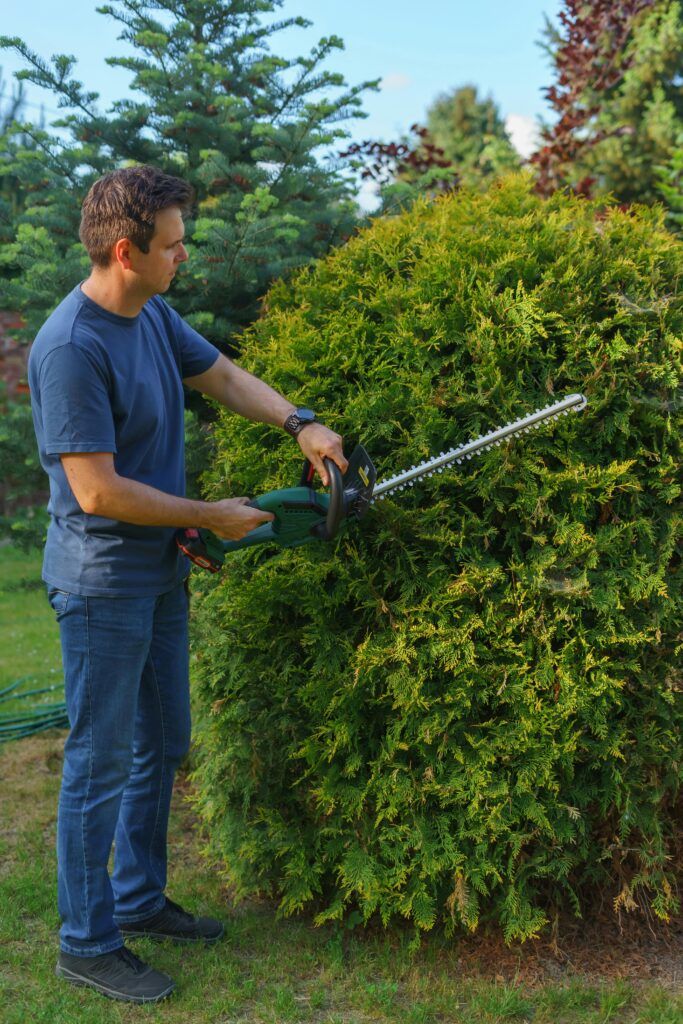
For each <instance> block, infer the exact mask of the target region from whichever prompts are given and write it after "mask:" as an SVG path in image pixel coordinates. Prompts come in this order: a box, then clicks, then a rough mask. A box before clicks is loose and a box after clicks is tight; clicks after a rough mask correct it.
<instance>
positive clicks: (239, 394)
mask: <svg viewBox="0 0 683 1024" xmlns="http://www.w3.org/2000/svg"><path fill="white" fill-rule="evenodd" d="M184 383H185V384H187V386H188V387H191V388H196V390H197V391H201V392H202V394H204V395H208V396H209V397H210V398H215V399H216V401H218V402H220V403H221V405H224V406H225V407H226V409H231V410H232V411H233V412H236V413H239V415H240V416H245V417H246V418H247V419H249V420H259V421H260V422H261V423H272V424H273V425H274V426H276V427H281V426H283V424H284V422H285V420H286V419H287V417H288V416H289V414H290V413H291V412H294V410H295V409H296V406H295V405H292V403H291V402H288V401H287V399H286V398H284V397H283V396H282V395H280V394H279V393H278V392H277V391H274V390H273V388H271V387H269V386H268V384H266V383H264V381H262V380H259V378H258V377H254V375H253V374H251V373H248V372H247V371H246V370H243V369H242V368H241V367H240V366H237V365H236V364H235V363H233V362H232V361H231V360H230V359H228V357H227V356H224V355H219V357H218V359H217V360H216V362H215V363H214V364H213V366H211V367H210V368H209V369H208V370H205V371H204V373H198V374H197V375H196V376H194V377H185V380H184ZM297 441H298V442H299V447H300V448H301V450H302V452H303V453H304V455H305V456H306V458H307V459H308V460H309V462H310V463H311V464H312V465H313V467H314V468H315V470H316V472H317V473H318V475H319V476H320V479H321V480H322V482H323V484H324V485H325V486H326V487H327V485H328V484H329V480H328V478H327V471H326V470H325V466H324V463H323V459H324V458H328V459H332V461H333V462H336V464H337V465H338V466H339V468H340V470H341V471H342V473H344V472H346V467H347V466H348V462H347V460H346V458H345V457H344V451H343V448H342V439H341V437H340V436H339V434H335V432H334V431H333V430H330V429H329V427H326V426H324V425H323V424H322V423H310V424H309V425H308V426H306V427H305V428H304V429H303V430H302V431H301V432H300V433H299V434H298V435H297Z"/></svg>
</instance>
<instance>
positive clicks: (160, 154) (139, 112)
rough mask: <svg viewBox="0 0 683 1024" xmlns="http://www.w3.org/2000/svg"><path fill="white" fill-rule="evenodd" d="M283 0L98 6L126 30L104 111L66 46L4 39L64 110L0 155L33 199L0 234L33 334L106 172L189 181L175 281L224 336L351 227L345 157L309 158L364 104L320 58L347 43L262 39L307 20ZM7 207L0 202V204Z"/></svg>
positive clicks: (187, 306)
mask: <svg viewBox="0 0 683 1024" xmlns="http://www.w3.org/2000/svg"><path fill="white" fill-rule="evenodd" d="M282 3H283V0H148V2H147V0H114V2H113V3H111V4H106V5H104V6H103V7H101V8H98V10H99V11H100V12H101V13H103V14H105V15H108V16H110V17H112V18H114V19H115V20H116V21H117V22H118V23H119V25H120V26H121V29H122V32H121V36H120V38H122V39H124V40H126V41H128V42H129V43H130V44H131V45H132V46H133V47H134V48H135V51H136V52H135V55H134V56H133V57H113V58H110V59H109V60H108V63H110V64H112V65H114V66H116V67H122V68H126V69H127V70H129V71H130V72H131V73H132V75H133V78H132V83H131V90H132V92H131V95H130V96H128V97H126V98H123V99H121V100H118V101H117V102H116V103H114V104H113V106H112V108H111V109H110V110H109V111H108V112H106V113H101V112H100V111H99V108H98V106H97V99H98V94H97V93H96V92H92V91H89V90H87V89H86V88H85V87H84V86H83V84H82V83H81V82H79V81H78V80H77V79H76V78H75V77H73V70H74V65H75V58H74V57H72V56H68V55H57V56H55V57H53V58H52V60H51V61H50V62H47V61H45V60H43V59H42V58H41V57H40V56H39V55H37V54H36V53H34V52H33V51H32V50H31V49H30V48H29V46H27V45H26V43H24V42H23V41H22V40H21V39H17V38H9V37H0V48H2V47H5V48H8V47H9V48H13V49H14V50H15V51H17V52H18V53H19V54H21V55H22V56H23V57H24V59H25V61H26V64H27V67H26V69H25V70H23V71H21V72H19V77H20V78H21V80H27V81H30V82H33V83H35V84H36V85H39V86H42V87H43V88H46V89H48V90H50V91H51V92H52V94H53V95H54V96H55V97H56V100H57V103H58V104H59V106H60V107H63V108H64V116H63V117H62V118H60V119H59V120H57V121H55V122H53V124H52V127H51V129H49V130H45V129H39V128H36V127H35V126H32V125H22V126H21V127H19V126H18V127H17V129H16V131H17V132H23V133H24V135H25V136H28V137H29V139H30V140H31V146H32V147H33V148H32V149H30V150H27V149H26V148H25V147H22V146H18V147H15V148H14V149H13V150H11V151H10V152H9V153H7V154H5V153H3V154H0V173H2V174H3V175H6V174H12V175H15V176H16V177H17V179H18V180H19V181H20V183H21V187H22V189H23V191H24V192H25V193H26V194H27V195H28V196H30V197H31V201H30V203H29V204H28V206H27V208H26V209H25V210H22V211H20V212H19V214H18V215H17V216H16V217H15V218H11V219H10V222H9V224H8V223H5V224H4V225H3V226H2V229H1V230H0V275H2V276H3V277H4V280H3V297H2V302H3V305H4V306H5V308H8V309H12V310H15V311H21V312H22V313H23V314H24V316H25V318H26V320H27V330H26V337H27V338H32V337H33V336H34V335H35V332H36V330H37V329H38V327H39V326H40V325H41V323H42V322H43V321H44V320H45V318H46V316H47V314H48V313H49V312H50V311H51V310H52V309H53V308H54V306H55V305H56V304H57V302H58V301H60V300H61V298H62V297H63V296H64V294H65V293H66V292H67V291H68V290H69V289H70V288H71V287H73V285H74V284H75V283H76V282H77V281H78V280H79V279H80V278H82V277H83V276H84V275H85V274H87V269H88V260H87V257H86V255H85V252H84V250H83V248H82V246H81V245H80V243H79V242H78V223H79V213H80V204H81V202H82V200H83V198H84V196H85V194H86V192H87V190H88V188H89V187H90V185H91V184H92V182H93V181H94V180H95V179H96V178H97V177H99V176H101V175H102V174H104V173H106V172H107V171H109V170H111V169H112V168H114V167H117V166H121V165H124V164H127V163H149V164H153V165H154V166H156V167H159V168H160V169H162V170H163V171H166V172H168V173H170V174H176V175H179V176H180V177H183V178H186V179H187V180H189V181H190V182H191V183H192V185H193V186H194V187H195V189H196V190H197V195H198V200H199V202H198V210H197V217H196V220H195V221H194V223H193V224H191V225H190V226H189V227H190V231H189V232H188V240H189V244H188V249H189V251H190V256H191V261H190V263H189V264H188V266H187V268H186V269H185V271H184V273H183V275H181V276H180V277H179V279H178V280H177V282H176V286H175V288H174V292H173V302H174V305H176V306H177V308H178V310H179V311H180V312H181V313H182V314H183V315H184V316H185V317H186V318H187V319H188V320H189V321H190V322H191V323H192V324H193V325H194V326H195V327H196V328H197V329H198V330H200V331H201V332H202V333H203V334H204V335H206V336H207V337H208V338H210V339H211V340H212V341H214V342H216V343H218V344H220V345H222V346H225V345H226V344H227V343H228V342H229V341H230V339H231V337H233V336H234V335H236V334H238V333H239V331H240V330H241V329H242V328H243V326H244V325H245V324H247V323H249V322H251V321H252V320H253V319H254V317H255V316H256V313H257V309H258V301H259V298H260V297H261V296H262V295H263V293H264V292H265V291H266V289H267V286H268V284H269V282H270V281H271V280H272V278H273V277H275V276H280V275H282V274H284V273H285V272H287V271H288V270H290V269H291V268H292V267H297V266H300V265H301V264H305V263H307V262H308V261H310V260H311V259H314V258H315V257H318V256H321V255H323V254H325V253H326V252H327V251H328V250H329V249H330V247H332V246H334V245H336V244H338V243H339V242H341V241H342V240H343V239H344V238H346V237H347V236H348V235H349V234H350V233H351V232H352V230H353V229H354V228H355V223H356V206H355V202H354V200H353V198H352V192H353V188H352V185H351V183H350V181H349V180H348V178H347V177H346V176H345V175H344V173H343V168H342V167H341V166H339V162H338V161H335V160H334V159H331V158H326V159H325V160H321V159H318V156H317V154H319V153H320V152H321V150H324V148H325V147H329V146H330V145H332V144H334V143H335V142H336V141H337V140H339V139H342V138H345V137H346V135H347V134H348V131H347V129H346V128H345V127H344V126H343V122H344V121H345V120H348V119H349V118H351V117H363V116H365V115H364V114H363V113H362V112H361V111H360V103H361V99H360V97H361V93H362V92H363V91H364V90H365V89H367V88H371V87H373V86H374V83H362V84H360V85H357V86H353V87H346V83H345V81H344V78H343V76H342V75H340V74H336V73H332V72H330V71H328V70H325V69H324V68H323V65H324V63H325V61H326V60H327V58H328V57H329V56H330V55H331V54H333V52H334V51H335V50H338V49H340V48H341V47H342V46H343V43H342V41H341V40H340V39H339V38H338V37H337V36H330V37H328V38H322V39H321V40H320V42H319V43H318V44H317V45H316V46H315V47H313V49H312V51H311V53H310V54H309V55H308V56H306V57H299V58H296V59H292V60H286V59H284V58H281V57H278V56H276V55H275V53H273V52H272V51H271V45H272V43H273V38H274V37H275V36H277V33H278V32H280V31H282V30H284V29H286V28H289V27H292V26H297V25H298V26H306V25H308V24H310V23H309V22H308V21H306V20H305V19H303V18H296V17H295V18H284V19H274V18H273V17H272V16H273V14H274V12H276V11H277V10H278V8H280V7H281V6H282ZM3 214H4V215H5V217H6V216H7V211H5V210H3Z"/></svg>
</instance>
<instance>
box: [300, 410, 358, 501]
mask: <svg viewBox="0 0 683 1024" xmlns="http://www.w3.org/2000/svg"><path fill="white" fill-rule="evenodd" d="M296 439H297V441H298V442H299V447H300V448H301V451H302V452H303V453H304V455H305V456H306V458H307V459H308V461H309V462H310V463H311V465H312V466H313V468H314V469H315V470H316V472H317V474H318V476H319V477H320V479H321V480H322V482H323V486H324V487H327V486H329V483H330V480H329V476H328V473H327V470H326V469H325V465H324V463H323V459H324V458H327V459H332V461H333V462H335V463H336V464H337V465H338V466H339V468H340V470H341V471H342V473H345V472H346V467H347V466H348V464H349V463H348V461H347V459H345V458H344V451H343V449H342V439H341V437H340V436H339V434H335V432H334V431H333V430H330V429H329V427H326V426H324V424H322V423H315V422H314V423H309V424H307V425H306V426H305V427H304V428H303V429H302V430H300V431H299V433H298V434H297V436H296Z"/></svg>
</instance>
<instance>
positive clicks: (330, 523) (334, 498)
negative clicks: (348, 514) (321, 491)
mask: <svg viewBox="0 0 683 1024" xmlns="http://www.w3.org/2000/svg"><path fill="white" fill-rule="evenodd" d="M323 462H324V463H325V469H326V470H327V475H328V477H329V480H330V504H329V505H328V508H327V518H326V520H325V522H324V523H316V525H315V526H314V527H313V528H312V529H311V533H312V534H313V535H314V536H315V537H317V538H318V539H319V540H332V539H333V538H334V537H336V536H337V533H338V532H339V527H340V525H341V522H342V519H343V518H344V485H343V483H342V475H341V470H340V469H339V466H338V465H337V463H336V462H333V461H332V459H327V458H326V459H323Z"/></svg>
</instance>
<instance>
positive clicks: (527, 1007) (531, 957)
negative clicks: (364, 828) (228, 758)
mask: <svg viewBox="0 0 683 1024" xmlns="http://www.w3.org/2000/svg"><path fill="white" fill-rule="evenodd" d="M0 565H1V566H2V574H1V577H0V638H1V639H2V651H3V657H2V663H1V667H0V689H3V687H4V686H6V685H8V684H9V683H10V682H11V681H12V680H14V679H17V678H19V677H22V676H30V677H31V680H30V681H29V682H28V683H27V684H26V685H30V686H35V687H40V686H44V685H50V684H51V683H54V682H55V681H59V679H60V678H61V668H60V665H61V661H60V653H59V640H58V633H57V626H56V624H55V622H54V618H53V615H52V612H51V611H50V609H49V606H48V604H47V601H46V599H45V591H44V588H43V587H42V585H41V584H40V581H39V576H40V560H39V558H37V557H36V556H32V557H30V558H26V557H24V556H22V555H19V554H17V553H16V552H13V551H10V550H9V549H7V548H4V549H0ZM47 698H49V700H51V701H54V700H55V699H60V697H59V695H58V694H54V693H53V694H48V695H47V697H43V696H40V697H39V698H37V699H40V700H42V699H47ZM21 703H23V704H26V703H27V702H19V701H17V702H16V706H19V705H20V704H21ZM0 708H2V709H3V710H7V707H6V705H0ZM64 738H65V732H64V731H56V730H53V731H51V732H48V733H44V734H42V735H39V736H35V737H32V738H29V739H24V740H20V741H18V742H16V743H9V744H6V745H5V746H4V747H0V778H1V779H2V786H1V787H0V947H1V949H2V954H0V1007H1V1009H0V1019H1V1020H2V1022H3V1024H19V1022H21V1024H24V1022H26V1021H31V1022H33V1024H42V1022H44V1024H48V1022H49V1024H105V1022H106V1024H109V1022H121V1021H123V1022H125V1021H134V1020H135V1021H138V1020H141V1019H154V1020H158V1021H162V1022H182V1024H261V1022H302V1024H303V1022H317V1024H342V1022H344V1024H355V1022H358V1024H364V1022H370V1021H372V1022H379V1024H432V1022H433V1024H437V1022H438V1024H442V1022H444V1024H445V1022H453V1024H456V1022H457V1024H474V1022H477V1024H503V1022H522V1021H534V1024H681V1022H683V991H682V987H681V986H682V984H683V968H682V966H681V962H680V960H677V955H680V945H679V946H678V947H677V946H676V933H675V932H674V931H673V930H672V932H671V933H670V934H669V935H668V936H658V937H656V938H655V937H651V936H649V935H648V934H644V932H645V927H644V926H643V925H641V926H640V931H638V930H636V931H635V932H634V931H633V927H631V932H630V936H624V935H620V933H619V932H618V930H617V929H616V927H614V928H613V937H612V938H611V939H610V938H609V935H610V934H612V933H609V931H608V932H606V931H605V927H607V928H609V927H610V926H605V925H604V922H602V923H601V922H597V921H596V922H595V923H591V922H584V923H581V922H579V923H578V924H576V925H575V926H574V930H573V931H571V932H570V931H566V932H565V933H564V934H563V933H562V931H560V934H559V935H556V936H555V937H554V941H551V939H550V938H549V937H548V936H546V937H544V938H543V939H542V940H538V941H537V942H529V943H526V944H524V946H520V947H515V948H512V949H506V947H504V946H503V945H502V944H501V943H500V941H499V940H498V939H497V938H495V937H487V936H475V937H472V938H470V937H467V938H465V937H461V938H459V939H457V940H451V941H447V940H445V939H444V938H443V937H442V936H441V935H439V934H438V933H432V934H430V935H429V936H428V937H427V938H426V939H425V941H424V943H423V946H422V948H421V949H420V951H419V952H418V953H417V954H415V955H411V954H410V952H409V950H408V944H409V938H410V936H409V934H408V933H404V932H402V931H401V930H394V931H392V932H391V933H389V934H384V933H382V932H379V931H371V932H368V933H356V932H354V933H348V932H347V933H344V934H341V933H339V932H337V931H335V930H334V929H333V928H314V927H313V925H312V923H311V920H310V918H308V917H305V916H302V917H300V918H298V919H294V920H292V919H289V920H284V921H280V920H276V917H275V914H274V910H273V907H272V905H271V904H270V903H268V902H267V901H265V900H264V901H257V900H253V901H243V902H239V903H236V902H235V901H234V900H233V899H232V898H231V895H230V892H229V890H227V889H226V888H225V886H224V885H223V884H222V882H221V880H220V878H219V876H218V874H217V872H216V870H215V867H213V866H212V865H211V864H210V863H208V862H207V861H206V860H204V859H203V858H202V856H201V852H200V848H201V842H200V829H199V825H198V823H197V822H196V821H195V820H194V818H193V815H192V811H191V808H190V804H189V802H188V800H187V799H186V796H187V794H188V792H189V784H188V782H187V779H186V778H184V777H183V776H182V775H181V777H180V778H179V780H178V784H177V786H176V790H175V793H174V803H173V809H172V819H171V828H170V835H169V847H170V858H169V860H170V882H169V894H170V895H171V896H172V897H173V898H174V899H176V900H178V901H180V902H181V903H183V904H186V905H188V906H189V907H191V908H192V909H194V910H196V911H201V912H204V913H206V912H210V913H215V914H218V915H220V916H221V917H222V918H223V920H224V921H225V923H226V938H225V940H224V941H223V942H222V943H220V944H219V945H218V946H215V947H213V948H211V949H208V950H205V949H193V948H190V947H182V946H181V947H175V946H173V945H170V944H166V943H165V944H161V945H154V944H153V943H152V942H150V941H149V940H142V941H137V942H136V943H135V945H134V946H133V943H131V946H132V947H133V948H134V949H135V950H136V952H137V953H138V954H139V955H140V956H142V957H143V958H144V959H147V960H149V961H150V962H151V963H153V964H154V965H155V966H157V967H159V968H160V969H162V970H164V971H166V972H167V973H169V974H170V975H172V976H173V977H174V978H175V979H176V981H177V985H178V987H177V989H176V992H175V993H174V995H173V996H172V997H171V999H169V1000H167V1001H166V1002H164V1003H161V1004H159V1005H158V1006H148V1007H135V1006H129V1005H126V1004H122V1003H114V1002H111V1001H109V1000H106V999H104V998H102V997H101V996H99V995H97V994H95V993H93V992H90V991H87V990H84V989H74V988H72V987H70V986H69V985H67V984H66V983H64V982H61V981H58V980H57V979H56V978H55V977H54V973H53V972H54V962H55V958H56V951H57V931H58V918H57V910H56V904H55V858H54V839H55V822H56V809H57V796H58V790H59V778H60V771H61V761H62V750H63V744H64ZM591 930H592V931H591ZM591 934H593V935H594V939H593V940H591ZM678 934H679V939H680V932H679V933H678ZM606 935H608V938H606V937H605V936H606ZM592 941H593V945H591V942H592ZM677 950H678V953H677Z"/></svg>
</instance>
